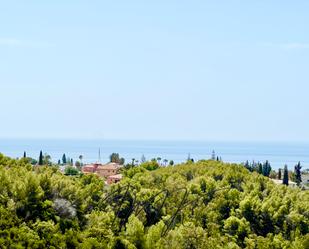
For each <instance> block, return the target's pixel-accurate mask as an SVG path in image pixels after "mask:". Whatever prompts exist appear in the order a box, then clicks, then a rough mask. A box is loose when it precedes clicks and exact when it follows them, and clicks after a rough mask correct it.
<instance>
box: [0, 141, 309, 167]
mask: <svg viewBox="0 0 309 249" xmlns="http://www.w3.org/2000/svg"><path fill="white" fill-rule="evenodd" d="M40 150H42V151H43V153H47V154H49V155H50V156H51V157H52V160H53V161H54V162H57V161H58V159H61V157H62V155H63V153H65V154H66V155H67V156H68V157H70V158H73V160H74V161H75V160H78V157H79V155H83V158H84V159H83V161H84V162H85V163H88V162H95V161H98V160H99V150H100V152H101V161H102V162H106V161H108V159H109V155H110V154H111V153H113V152H116V153H119V154H120V156H122V157H124V158H125V159H126V162H130V161H131V160H132V158H135V159H137V160H140V159H141V157H142V155H144V156H145V157H146V159H151V158H157V157H161V158H162V160H163V159H168V160H174V162H175V163H180V162H184V161H186V160H187V158H188V155H190V157H191V158H193V159H194V160H200V159H209V158H210V157H211V154H212V151H213V150H214V151H215V153H216V155H217V156H219V157H221V158H222V160H223V161H224V162H231V163H232V162H235V163H241V162H245V161H246V160H249V161H253V160H254V161H256V162H257V161H260V162H263V161H265V160H268V161H269V162H270V163H271V166H272V167H273V168H274V169H278V168H280V167H283V166H284V165H285V164H287V165H288V166H289V168H290V169H292V168H293V167H294V165H295V164H296V163H297V162H298V161H300V162H301V163H302V165H303V169H308V168H309V143H283V142H282V143H270V142H267V143H266V142H206V141H205V142H203V141H148V140H147V141H134V140H124V141H122V140H32V139H23V140H19V139H2V140H0V152H1V153H3V154H5V155H7V156H10V157H13V158H17V157H22V155H23V152H24V151H26V152H27V156H30V157H33V158H38V157H39V153H40Z"/></svg>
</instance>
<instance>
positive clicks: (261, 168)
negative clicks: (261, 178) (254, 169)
mask: <svg viewBox="0 0 309 249" xmlns="http://www.w3.org/2000/svg"><path fill="white" fill-rule="evenodd" d="M258 165H259V166H258V172H259V174H263V165H262V164H261V163H258Z"/></svg>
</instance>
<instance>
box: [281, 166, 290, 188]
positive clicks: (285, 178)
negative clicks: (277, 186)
mask: <svg viewBox="0 0 309 249" xmlns="http://www.w3.org/2000/svg"><path fill="white" fill-rule="evenodd" d="M282 183H283V184H284V185H287V186H288V185H289V171H288V166H287V165H284V170H283V180H282Z"/></svg>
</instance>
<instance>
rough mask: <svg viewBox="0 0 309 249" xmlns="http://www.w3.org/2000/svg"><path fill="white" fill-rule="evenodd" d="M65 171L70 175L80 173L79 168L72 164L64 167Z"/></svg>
mask: <svg viewBox="0 0 309 249" xmlns="http://www.w3.org/2000/svg"><path fill="white" fill-rule="evenodd" d="M64 173H65V174H66V175H69V176H75V175H78V174H79V171H78V169H77V168H75V167H73V166H71V165H70V166H67V167H66V168H65V169H64Z"/></svg>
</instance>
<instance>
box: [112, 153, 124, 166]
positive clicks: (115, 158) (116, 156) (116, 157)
mask: <svg viewBox="0 0 309 249" xmlns="http://www.w3.org/2000/svg"><path fill="white" fill-rule="evenodd" d="M109 159H110V162H111V163H118V164H120V165H124V163H125V160H124V158H123V157H122V158H120V156H119V154H118V153H112V154H111V155H110V156H109Z"/></svg>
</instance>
